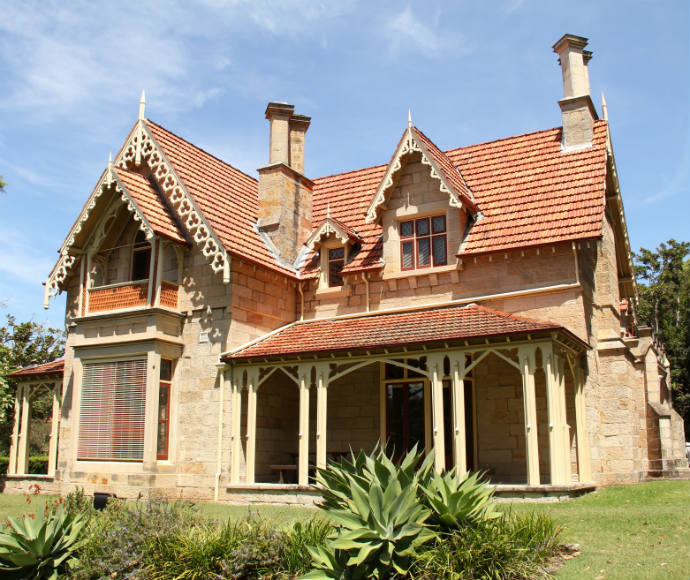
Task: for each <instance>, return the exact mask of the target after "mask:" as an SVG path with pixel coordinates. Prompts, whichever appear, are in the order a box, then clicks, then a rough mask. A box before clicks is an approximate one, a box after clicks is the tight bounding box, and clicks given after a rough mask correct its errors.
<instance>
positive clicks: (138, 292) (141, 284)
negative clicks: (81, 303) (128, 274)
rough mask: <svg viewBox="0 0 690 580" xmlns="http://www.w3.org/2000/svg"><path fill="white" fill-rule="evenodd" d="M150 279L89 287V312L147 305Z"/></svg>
mask: <svg viewBox="0 0 690 580" xmlns="http://www.w3.org/2000/svg"><path fill="white" fill-rule="evenodd" d="M148 294H149V281H148V280H137V281H136V282H123V283H121V284H109V285H108V286H98V287H97V288H90V289H89V312H103V311H105V310H120V309H122V308H133V307H135V306H146V304H147V302H148Z"/></svg>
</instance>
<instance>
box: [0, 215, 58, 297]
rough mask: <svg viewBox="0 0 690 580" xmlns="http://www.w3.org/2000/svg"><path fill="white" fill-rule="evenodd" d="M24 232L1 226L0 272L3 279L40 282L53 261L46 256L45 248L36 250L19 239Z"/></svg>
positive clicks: (48, 271)
mask: <svg viewBox="0 0 690 580" xmlns="http://www.w3.org/2000/svg"><path fill="white" fill-rule="evenodd" d="M22 239H26V234H25V233H22V232H18V231H12V230H11V229H8V228H3V235H2V238H0V254H2V256H3V258H2V260H0V274H2V278H4V279H5V280H11V281H16V282H22V283H27V284H40V283H41V282H42V281H43V280H45V279H46V277H47V276H48V274H49V273H50V270H51V268H52V267H53V262H52V261H51V260H50V258H49V257H47V256H46V252H45V249H43V250H37V249H36V248H35V247H34V245H33V244H29V243H26V242H22V241H19V240H22Z"/></svg>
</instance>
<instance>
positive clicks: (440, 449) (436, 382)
mask: <svg viewBox="0 0 690 580" xmlns="http://www.w3.org/2000/svg"><path fill="white" fill-rule="evenodd" d="M426 364H427V367H428V369H429V374H430V378H431V417H432V441H433V444H434V467H435V469H436V471H437V472H438V473H442V472H443V471H444V470H445V468H446V445H445V430H444V425H443V355H442V354H440V355H439V354H433V355H429V357H427V361H426Z"/></svg>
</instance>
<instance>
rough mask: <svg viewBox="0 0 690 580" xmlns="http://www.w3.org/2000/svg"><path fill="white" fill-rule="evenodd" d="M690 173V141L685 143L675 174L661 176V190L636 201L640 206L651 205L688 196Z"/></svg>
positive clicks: (637, 198)
mask: <svg viewBox="0 0 690 580" xmlns="http://www.w3.org/2000/svg"><path fill="white" fill-rule="evenodd" d="M689 173H690V140H687V141H686V142H685V147H684V148H683V150H682V155H681V156H680V157H679V158H678V163H677V164H676V166H675V169H674V171H673V173H672V174H671V175H669V176H661V177H660V179H659V182H660V184H659V185H660V188H659V190H658V191H657V192H656V193H653V194H652V195H645V196H642V195H638V196H635V199H636V200H637V201H638V204H636V205H640V206H646V205H651V204H654V203H657V202H659V201H661V200H664V199H669V198H672V197H676V196H678V195H683V196H685V197H687V195H688V174H689Z"/></svg>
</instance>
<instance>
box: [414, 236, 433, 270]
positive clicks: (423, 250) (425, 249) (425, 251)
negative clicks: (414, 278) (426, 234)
mask: <svg viewBox="0 0 690 580" xmlns="http://www.w3.org/2000/svg"><path fill="white" fill-rule="evenodd" d="M430 263H431V256H430V253H429V238H422V239H420V240H417V267H418V268H421V267H422V266H428V265H429V264H430Z"/></svg>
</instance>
